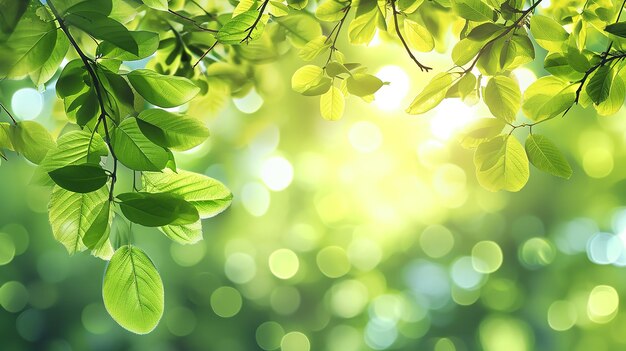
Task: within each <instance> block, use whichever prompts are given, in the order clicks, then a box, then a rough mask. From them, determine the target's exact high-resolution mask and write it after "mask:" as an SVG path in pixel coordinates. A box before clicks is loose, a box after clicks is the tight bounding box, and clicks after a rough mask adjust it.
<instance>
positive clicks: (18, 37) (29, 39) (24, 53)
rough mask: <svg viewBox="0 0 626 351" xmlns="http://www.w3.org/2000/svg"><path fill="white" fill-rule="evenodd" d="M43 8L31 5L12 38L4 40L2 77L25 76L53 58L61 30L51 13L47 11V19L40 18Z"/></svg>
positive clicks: (0, 46) (1, 45) (0, 60)
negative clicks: (59, 30) (58, 29)
mask: <svg viewBox="0 0 626 351" xmlns="http://www.w3.org/2000/svg"><path fill="white" fill-rule="evenodd" d="M40 8H43V7H41V6H37V5H34V4H31V6H29V7H28V9H27V11H26V13H25V14H24V15H23V17H22V18H21V19H20V21H19V22H18V24H17V27H16V28H15V30H14V31H13V33H12V34H11V36H10V37H9V38H8V40H6V41H4V40H0V50H2V51H3V52H4V53H5V54H4V55H2V57H0V78H2V77H8V78H20V77H23V76H25V75H27V74H29V73H31V72H34V71H36V70H38V69H39V68H41V67H42V66H43V65H44V63H45V62H46V61H47V60H48V58H49V57H50V53H51V52H52V51H53V49H54V46H55V45H56V42H57V35H58V32H57V31H56V30H55V25H54V22H53V21H52V18H51V17H50V16H49V15H48V13H47V12H44V13H43V17H44V18H42V17H40V15H39V13H38V12H37V9H40ZM2 10H3V11H0V12H4V10H5V9H4V7H2ZM0 26H2V27H4V26H8V24H7V25H4V24H0ZM7 53H10V54H7Z"/></svg>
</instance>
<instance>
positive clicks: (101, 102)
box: [47, 0, 117, 201]
mask: <svg viewBox="0 0 626 351" xmlns="http://www.w3.org/2000/svg"><path fill="white" fill-rule="evenodd" d="M47 3H48V6H50V10H52V13H53V14H54V17H55V18H56V20H57V22H58V23H59V26H60V27H61V30H62V31H63V33H65V36H66V37H67V39H68V40H69V42H70V44H72V47H73V48H74V50H75V51H76V53H77V54H78V56H79V57H80V59H81V60H82V61H83V64H84V65H85V69H86V70H87V73H88V74H89V76H90V77H91V80H92V81H93V86H94V88H95V90H96V96H97V98H98V104H99V105H100V116H99V117H98V123H99V122H102V125H103V126H104V134H105V141H106V143H107V145H108V146H109V150H110V152H111V157H113V171H112V172H111V188H110V190H109V201H112V200H113V191H114V189H115V182H116V180H117V156H115V151H114V150H113V145H111V135H110V134H109V127H108V123H107V121H106V117H107V112H106V106H105V104H104V98H103V96H104V94H103V92H102V83H101V82H100V79H99V78H98V75H97V74H96V71H95V70H94V68H93V67H92V66H91V64H92V63H93V62H94V61H93V60H92V59H90V58H89V57H87V55H85V53H84V52H83V51H82V50H81V48H80V46H79V45H78V43H77V42H76V40H75V39H74V37H73V36H72V34H71V33H70V31H69V28H67V26H66V25H65V22H64V21H63V18H61V16H60V14H59V12H58V11H57V9H56V8H55V7H54V4H53V3H52V1H50V0H48V2H47Z"/></svg>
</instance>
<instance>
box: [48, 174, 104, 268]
mask: <svg viewBox="0 0 626 351" xmlns="http://www.w3.org/2000/svg"><path fill="white" fill-rule="evenodd" d="M108 201H109V188H108V187H106V186H103V187H102V188H100V189H99V190H97V191H93V192H90V193H86V194H80V193H75V192H73V191H68V190H65V189H63V188H61V187H58V186H55V187H54V188H53V189H52V195H51V196H50V203H49V205H48V217H49V219H50V226H51V227H52V234H53V235H54V238H55V239H56V240H57V241H58V242H60V243H61V244H63V246H65V248H66V249H67V251H68V252H69V254H70V255H71V254H74V253H76V252H80V251H84V250H85V249H86V247H85V245H84V244H83V237H84V236H85V233H86V232H87V230H88V229H89V228H90V227H91V225H92V224H93V223H94V221H95V220H96V217H97V216H98V213H99V210H98V209H100V208H101V207H102V205H103V204H104V203H105V202H108ZM93 254H94V255H95V256H97V257H100V258H103V259H109V258H110V257H111V255H112V254H113V249H112V248H111V245H110V243H109V242H108V241H107V242H106V243H105V245H103V246H102V248H100V249H99V250H95V251H94V252H93Z"/></svg>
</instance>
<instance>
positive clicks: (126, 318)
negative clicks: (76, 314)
mask: <svg viewBox="0 0 626 351" xmlns="http://www.w3.org/2000/svg"><path fill="white" fill-rule="evenodd" d="M102 297H103V299H104V307H106V310H107V312H109V314H110V315H111V317H113V319H114V320H115V321H116V322H117V323H118V324H119V325H121V326H122V327H124V328H125V329H127V330H129V331H131V332H133V333H137V334H147V333H149V332H151V331H152V330H153V329H154V328H156V326H157V325H158V324H159V321H160V320H161V316H163V308H164V293H163V282H162V281H161V277H160V276H159V272H158V271H157V269H156V267H155V266H154V264H153V263H152V261H151V260H150V258H149V257H148V256H147V255H146V254H145V253H144V252H143V251H141V250H140V249H139V248H137V247H134V246H130V245H127V246H122V247H120V248H119V249H117V251H115V254H114V255H113V257H112V258H111V261H110V262H109V264H108V265H107V268H106V271H105V272H104V282H103V286H102Z"/></svg>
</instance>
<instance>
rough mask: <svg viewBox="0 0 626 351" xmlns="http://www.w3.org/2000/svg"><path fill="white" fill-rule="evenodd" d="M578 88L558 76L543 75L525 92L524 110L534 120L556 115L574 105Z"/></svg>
mask: <svg viewBox="0 0 626 351" xmlns="http://www.w3.org/2000/svg"><path fill="white" fill-rule="evenodd" d="M576 88H577V85H575V84H571V83H569V82H567V81H564V80H562V79H560V78H558V77H554V76H547V77H541V78H539V79H538V80H536V81H535V82H534V83H533V84H531V85H530V86H529V87H528V89H526V91H525V92H524V99H523V103H522V110H523V111H524V113H525V114H526V116H528V117H529V118H530V119H532V120H534V121H541V120H544V119H549V118H553V117H556V116H557V115H559V114H561V113H563V112H565V111H566V110H567V109H568V108H569V107H570V106H572V104H573V103H574V99H575V98H576Z"/></svg>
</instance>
